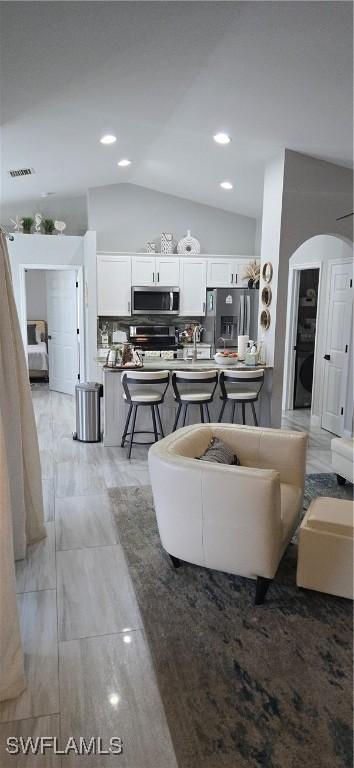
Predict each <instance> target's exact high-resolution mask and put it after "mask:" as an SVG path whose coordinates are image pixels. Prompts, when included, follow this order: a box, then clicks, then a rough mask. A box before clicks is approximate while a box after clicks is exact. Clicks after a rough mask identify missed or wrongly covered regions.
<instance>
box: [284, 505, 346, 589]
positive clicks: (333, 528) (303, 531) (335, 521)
mask: <svg viewBox="0 0 354 768" xmlns="http://www.w3.org/2000/svg"><path fill="white" fill-rule="evenodd" d="M296 582H297V585H298V586H299V587H306V589H315V590H317V591H318V592H328V593H329V594H330V595H338V596H340V597H348V598H350V599H353V503H352V502H351V501H345V500H344V499H328V498H325V497H322V498H321V497H320V498H318V499H315V500H314V501H313V502H312V503H311V504H310V507H309V509H308V511H307V512H306V515H305V517H304V519H303V521H302V523H301V526H300V531H299V554H298V563H297V576H296Z"/></svg>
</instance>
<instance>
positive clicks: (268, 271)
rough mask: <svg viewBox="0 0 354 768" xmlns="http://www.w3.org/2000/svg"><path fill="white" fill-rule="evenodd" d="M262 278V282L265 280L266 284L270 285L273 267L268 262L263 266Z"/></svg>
mask: <svg viewBox="0 0 354 768" xmlns="http://www.w3.org/2000/svg"><path fill="white" fill-rule="evenodd" d="M262 277H263V280H265V282H266V283H270V282H271V279H272V277H273V265H272V264H271V263H270V261H266V263H265V264H263V267H262Z"/></svg>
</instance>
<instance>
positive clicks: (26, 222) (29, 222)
mask: <svg viewBox="0 0 354 768" xmlns="http://www.w3.org/2000/svg"><path fill="white" fill-rule="evenodd" d="M33 222H34V219H32V216H24V217H23V219H22V231H23V232H24V233H25V234H26V235H30V234H31V229H32V227H33Z"/></svg>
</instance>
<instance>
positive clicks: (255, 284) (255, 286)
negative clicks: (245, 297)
mask: <svg viewBox="0 0 354 768" xmlns="http://www.w3.org/2000/svg"><path fill="white" fill-rule="evenodd" d="M253 287H254V288H259V278H258V280H255V283H254V286H253Z"/></svg>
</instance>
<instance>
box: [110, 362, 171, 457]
mask: <svg viewBox="0 0 354 768" xmlns="http://www.w3.org/2000/svg"><path fill="white" fill-rule="evenodd" d="M121 381H122V384H123V389H124V394H123V397H124V399H125V400H126V402H127V403H129V411H128V416H127V419H126V422H125V427H124V432H123V435H122V442H121V446H122V448H123V447H124V444H125V441H126V439H127V437H128V436H129V437H130V441H129V451H128V459H130V456H131V452H132V446H133V445H152V443H151V442H136V441H134V435H143V434H144V435H152V434H153V435H154V438H155V439H154V440H153V442H155V443H156V442H157V440H158V439H159V435H160V436H161V437H164V433H163V429H162V423H161V416H160V411H159V405H161V403H163V401H164V398H165V394H166V391H167V387H168V385H169V381H170V374H169V371H134V370H131V371H124V373H122V377H121ZM157 385H159V386H160V389H155V388H154V387H156V386H157ZM161 385H165V386H164V388H163V389H161ZM132 386H133V388H131V387H132ZM138 387H139V388H138ZM139 406H145V407H146V406H149V408H150V409H151V416H152V425H153V432H150V431H149V430H146V429H141V430H136V429H135V422H136V415H137V412H138V408H139ZM131 416H132V425H131V431H130V432H128V429H129V423H130V418H131ZM156 420H157V423H158V425H159V430H160V431H159V432H158V430H157V423H156Z"/></svg>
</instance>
